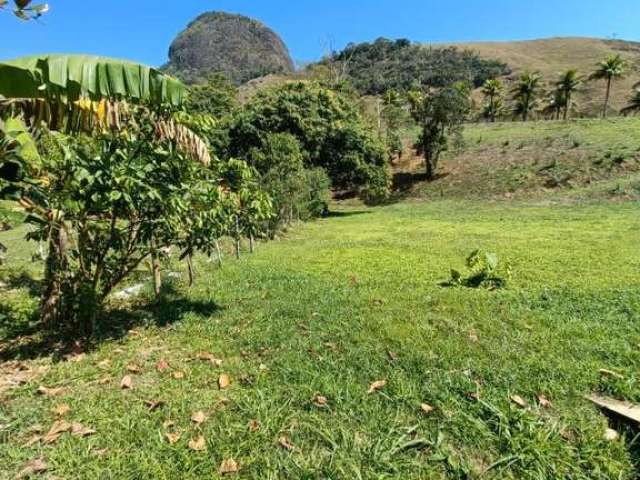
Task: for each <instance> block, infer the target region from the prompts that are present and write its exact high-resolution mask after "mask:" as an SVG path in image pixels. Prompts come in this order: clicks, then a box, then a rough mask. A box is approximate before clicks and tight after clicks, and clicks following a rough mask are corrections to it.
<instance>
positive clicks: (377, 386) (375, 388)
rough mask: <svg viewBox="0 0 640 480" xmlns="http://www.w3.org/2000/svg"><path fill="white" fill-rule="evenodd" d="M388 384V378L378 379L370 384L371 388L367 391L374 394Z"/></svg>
mask: <svg viewBox="0 0 640 480" xmlns="http://www.w3.org/2000/svg"><path fill="white" fill-rule="evenodd" d="M386 386H387V381H386V380H378V381H376V382H373V383H372V384H371V385H370V386H369V390H368V391H367V393H368V394H372V393H375V392H377V391H379V390H382V389H383V388H384V387H386Z"/></svg>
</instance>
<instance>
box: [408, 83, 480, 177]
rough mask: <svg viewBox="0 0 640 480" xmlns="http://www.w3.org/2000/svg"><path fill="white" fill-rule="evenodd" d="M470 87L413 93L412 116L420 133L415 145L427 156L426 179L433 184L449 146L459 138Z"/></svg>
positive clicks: (467, 108)
mask: <svg viewBox="0 0 640 480" xmlns="http://www.w3.org/2000/svg"><path fill="white" fill-rule="evenodd" d="M469 93H470V92H469V87H468V85H467V84H455V85H453V86H451V87H445V88H442V89H438V90H434V89H427V90H425V91H416V92H412V93H411V95H410V97H409V99H410V103H411V113H412V115H413V118H414V119H415V120H416V122H417V123H418V125H419V127H420V130H421V133H420V137H419V139H418V142H417V144H416V146H417V149H418V152H419V153H422V154H423V155H424V159H425V164H426V170H427V179H428V180H430V181H431V180H434V178H435V173H436V169H437V168H438V161H439V159H440V156H441V154H442V152H444V151H446V150H447V149H448V146H449V139H450V137H458V138H460V136H461V133H462V128H463V123H464V121H465V120H466V118H467V115H468V114H469V111H470V108H471V102H470V99H469Z"/></svg>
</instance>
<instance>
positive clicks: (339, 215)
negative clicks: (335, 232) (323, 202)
mask: <svg viewBox="0 0 640 480" xmlns="http://www.w3.org/2000/svg"><path fill="white" fill-rule="evenodd" d="M370 213H371V212H367V211H365V210H356V211H350V212H329V213H328V214H327V216H326V218H347V217H355V216H357V215H369V214H370Z"/></svg>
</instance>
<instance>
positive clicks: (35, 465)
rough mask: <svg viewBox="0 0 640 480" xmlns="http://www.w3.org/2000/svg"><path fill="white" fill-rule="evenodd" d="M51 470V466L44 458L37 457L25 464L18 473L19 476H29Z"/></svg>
mask: <svg viewBox="0 0 640 480" xmlns="http://www.w3.org/2000/svg"><path fill="white" fill-rule="evenodd" d="M47 470H49V466H48V465H47V464H46V463H45V461H44V459H42V458H36V459H35V460H31V461H29V462H27V463H26V464H25V466H24V467H23V468H22V470H20V473H18V478H27V477H30V476H32V475H33V474H34V473H42V472H46V471H47Z"/></svg>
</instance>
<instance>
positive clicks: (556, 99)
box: [541, 88, 565, 120]
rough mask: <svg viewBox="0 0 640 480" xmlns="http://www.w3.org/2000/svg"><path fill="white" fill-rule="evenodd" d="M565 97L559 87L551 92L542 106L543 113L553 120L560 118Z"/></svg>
mask: <svg viewBox="0 0 640 480" xmlns="http://www.w3.org/2000/svg"><path fill="white" fill-rule="evenodd" d="M564 105H565V98H564V95H563V94H562V92H561V91H560V90H558V89H557V88H556V89H554V90H553V91H552V92H550V93H549V95H548V96H547V98H546V99H545V105H544V107H543V108H542V110H541V111H542V114H543V115H544V116H545V117H547V118H551V119H553V120H559V119H560V112H562V110H563V109H564Z"/></svg>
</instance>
